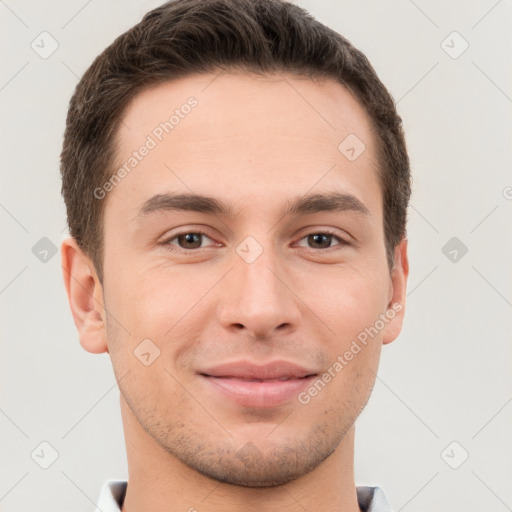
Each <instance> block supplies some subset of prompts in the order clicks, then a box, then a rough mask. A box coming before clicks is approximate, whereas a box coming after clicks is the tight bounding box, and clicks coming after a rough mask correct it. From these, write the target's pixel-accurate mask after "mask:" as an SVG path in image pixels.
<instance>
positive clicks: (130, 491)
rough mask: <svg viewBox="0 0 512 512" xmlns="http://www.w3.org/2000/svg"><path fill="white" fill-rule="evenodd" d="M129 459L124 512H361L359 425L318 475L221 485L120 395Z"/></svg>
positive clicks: (345, 437)
mask: <svg viewBox="0 0 512 512" xmlns="http://www.w3.org/2000/svg"><path fill="white" fill-rule="evenodd" d="M121 413H122V418H123V428H124V433H125V440H126V449H127V460H128V474H129V479H128V486H127V491H126V496H125V499H124V503H123V507H122V512H139V511H141V510H151V511H152V512H164V511H165V512H169V511H174V510H184V511H185V510H186V511H189V512H198V511H210V512H221V511H222V512H235V511H236V512H239V511H240V510H244V511H246V512H252V511H255V512H256V511H257V512H273V511H275V510H280V511H282V512H304V510H339V511H343V512H360V509H359V506H358V503H357V494H356V486H355V481H354V434H355V430H354V426H352V428H351V429H350V430H349V431H348V432H347V434H346V435H345V436H344V438H343V439H342V441H341V442H340V444H339V445H338V446H337V448H336V450H335V451H334V452H333V453H332V454H331V455H330V456H329V457H328V458H327V459H325V460H324V461H323V462H322V463H321V464H320V465H319V466H317V467H316V468H315V469H314V470H313V471H311V472H310V473H308V474H307V475H304V476H303V477H301V478H298V479H297V480H294V481H291V482H289V483H287V484H284V485H280V486H276V487H260V488H257V487H241V486H237V485H232V484H226V483H222V482H218V481H216V480H213V479H211V478H209V477H206V476H204V475H202V474H200V473H198V472H197V471H195V470H193V469H191V468H189V467H188V466H186V465H185V464H183V463H182V462H181V461H179V460H178V459H176V458H175V457H173V456H172V455H171V454H169V453H168V452H167V451H166V450H165V449H163V448H162V447H161V446H160V445H159V444H158V443H157V442H156V441H155V440H154V439H153V438H152V437H151V436H150V435H149V434H148V433H147V432H145V431H144V429H143V428H142V427H141V425H140V424H139V422H138V421H137V419H136V418H135V416H134V415H133V413H132V411H131V409H130V408H129V407H128V405H127V404H126V402H125V401H124V399H123V396H122V394H121Z"/></svg>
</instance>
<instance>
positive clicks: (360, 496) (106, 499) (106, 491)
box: [95, 480, 392, 512]
mask: <svg viewBox="0 0 512 512" xmlns="http://www.w3.org/2000/svg"><path fill="white" fill-rule="evenodd" d="M127 486H128V481H127V480H107V481H106V482H105V483H104V484H103V487H102V489H101V493H100V497H99V500H98V504H97V508H96V510H95V512H121V507H122V505H123V502H124V497H125V494H126V488H127ZM356 491H357V501H358V503H359V508H360V509H361V510H362V512H392V510H391V506H390V505H389V502H388V500H387V498H386V495H385V494H384V491H383V490H382V489H381V488H380V487H369V486H359V487H357V488H356Z"/></svg>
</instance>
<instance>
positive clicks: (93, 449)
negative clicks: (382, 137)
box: [0, 0, 512, 512]
mask: <svg viewBox="0 0 512 512" xmlns="http://www.w3.org/2000/svg"><path fill="white" fill-rule="evenodd" d="M160 3H161V2H156V1H148V0H137V1H135V0H131V1H122V0H115V1H114V0H110V1H100V0H92V1H91V0H89V1H86V0H72V1H64V0H60V1H58V0H52V1H45V2H40V1H36V0H32V1H28V0H0V16H1V28H0V33H1V34H2V41H1V43H2V44H1V46H0V51H1V55H2V66H1V70H2V71H1V76H0V102H1V104H0V108H1V119H2V123H1V128H0V129H1V137H0V143H1V163H2V175H1V197H0V223H1V227H2V245H1V247H2V264H1V265H0V300H1V307H2V324H1V325H2V345H1V357H0V362H1V369H0V378H1V383H0V386H1V387H0V390H1V404H0V406H1V407H0V429H1V430H0V431H1V445H0V449H1V470H0V510H2V511H9V512H11V511H16V512H25V511H31V512H32V511H34V510H39V511H53V512H58V511H64V510H75V511H84V512H85V511H92V510H94V503H95V502H96V500H97V498H98V494H99V490H100V488H101V485H102V484H103V482H104V481H105V480H106V479H108V478H126V477H127V471H126V455H125V446H124V438H123V432H122V425H121V420H120V410H119V390H118V388H117V385H116V381H115V378H114V375H113V371H112V368H111V364H110V359H109V357H108V355H107V354H101V355H92V354H89V353H87V352H85V351H84V350H83V349H82V348H81V346H80V344H79V342H78V338H77V335H76V331H75V327H74V324H73V321H72V317H71V314H70V311H69V308H68V304H67V299H66V297H65V291H64V286H63V284H62V277H61V265H60V256H59V254H56V255H55V256H53V257H50V254H51V253H50V254H49V255H48V261H46V262H42V261H40V260H39V259H38V258H37V257H36V255H35V254H33V252H32V248H33V246H34V245H35V244H36V243H37V242H38V241H39V240H40V239H41V238H42V237H48V238H49V239H50V240H51V241H52V243H53V244H55V245H56V246H59V244H60V242H61V240H62V239H63V238H64V237H65V236H66V233H67V232H66V220H65V210H64V205H63V201H62V199H61V196H60V177H59V172H58V165H59V153H60V149H61V143H62V134H63V130H64V122H65V116H66V110H67V104H68V101H69V99H70V96H71V94H72V91H73V89H74V87H75V85H76V83H77V81H78V79H79V77H80V76H81V75H82V73H83V72H84V71H85V69H86V68H87V67H88V66H89V64H90V63H91V62H92V60H93V58H94V57H95V56H96V55H97V54H98V53H100V52H101V51H102V50H103V49H104V48H105V47H106V46H107V45H108V44H109V43H110V42H111V41H112V40H113V39H114V38H115V37H116V36H117V35H119V34H120V33H121V32H123V31H124V30H126V29H127V28H129V27H130V26H132V25H133V24H135V23H136V22H137V21H139V19H140V18H141V16H142V15H143V14H144V13H145V12H146V11H147V10H149V9H151V8H153V7H155V6H157V5H159V4H160ZM296 3H297V4H299V5H302V6H304V7H306V8H307V9H308V10H309V11H310V12H311V13H312V14H313V15H315V16H316V17H318V18H319V19H320V20H321V21H323V22H324V23H326V24H328V25H329V26H331V27H332V28H334V29H336V30H338V31H339V32H340V33H342V34H343V35H345V36H346V37H347V38H348V39H349V40H351V41H352V42H353V43H354V44H355V45H356V46H357V47H359V48H360V49H361V50H363V51H364V52H365V53H366V54H367V56H368V57H369V59H370V61H371V62H372V63H373V65H374V66H375V68H376V70H377V72H378V73H379V75H380V77H381V79H382V80H383V82H384V83H385V84H386V85H387V86H388V88H389V89H390V91H391V93H392V94H393V96H394V97H395V99H396V101H397V102H398V110H399V113H400V114H401V115H402V117H403V119H404V124H405V129H406V134H407V142H408V147H409V151H410V157H411V162H412V170H413V175H414V191H413V198H412V203H411V208H410V219H409V240H410V242H409V244H410V245H409V250H410V263H411V273H410V280H409V287H408V302H407V314H406V321H405V326H404V329H403V332H402V334H401V336H400V337H399V338H398V340H396V341H395V342H393V343H392V344H391V345H388V346H386V347H384V348H383V352H382V360H381V366H380V369H379V377H378V379H377V382H376V385H375V388H374V391H373V396H372V398H371V399H370V402H369V404H368V406H367V408H366V409H365V411H364V412H363V413H362V415H361V416H360V418H359V420H358V426H357V440H356V482H357V484H358V485H363V484H367V485H380V486H381V487H382V488H383V489H384V491H385V492H386V494H387V496H388V498H389V500H390V502H391V504H392V506H393V508H394V509H395V510H397V511H401V510H405V511H406V512H409V511H410V512H412V511H427V510H428V511H431V510H436V511H443V510H445V511H448V510H450V511H463V510H464V511H466V512H470V511H483V510H485V511H487V512H493V511H496V512H501V511H504V510H507V509H508V510H511V507H512V489H511V485H510V482H511V481H512V479H511V477H512V463H511V460H512V457H511V454H512V436H511V435H510V433H511V428H510V427H511V419H512V403H511V401H512V386H511V380H512V377H511V361H512V358H511V352H512V350H511V343H510V342H511V339H510V338H511V336H510V333H511V332H512V329H511V328H512V325H511V324H512V322H511V308H512V289H511V265H510V263H511V261H512V236H511V227H510V226H511V222H510V219H511V217H510V215H511V210H512V200H511V199H510V198H511V197H512V188H511V187H512V175H511V173H510V169H511V142H512V138H511V131H512V130H511V117H510V116H511V112H512V99H511V97H512V92H511V63H512V55H511V53H512V52H511V44H510V32H511V29H512V23H511V15H512V1H511V0H501V1H495V0H492V1H490V0H474V1H463V0H460V1H453V0H452V1H446V0H436V1H426V0H423V1H422V0H416V1H415V2H413V1H410V0H393V1H391V0H386V1H381V2H376V1H370V0H365V1H361V0H357V1H356V0H352V1H334V0H330V1H327V0H325V1H318V0H315V1H297V2H296ZM43 31H47V32H49V33H50V34H51V36H52V37H53V38H54V39H55V40H56V41H57V42H58V45H59V47H58V49H57V50H56V51H55V52H54V53H53V54H52V55H51V56H49V57H48V58H46V59H43V58H41V57H40V56H39V55H38V54H37V53H36V52H35V51H34V50H33V49H32V48H31V43H32V41H34V40H36V43H37V41H40V39H38V37H40V36H39V34H40V33H41V32H43ZM453 31H457V32H458V33H459V34H460V35H461V36H462V37H463V38H464V39H465V40H466V41H467V42H468V43H469V48H468V49H467V50H466V51H465V52H464V53H463V54H462V55H460V56H459V57H458V58H452V57H451V56H449V55H448V54H447V53H446V51H445V49H443V47H442V41H443V40H445V39H446V37H447V36H448V35H449V34H451V33H452V32H453ZM456 37H457V36H456ZM39 44H40V45H41V44H42V43H39ZM444 44H445V45H448V46H451V47H452V48H451V49H450V50H449V51H451V52H452V54H453V52H457V51H459V50H460V49H461V48H462V46H461V44H462V40H460V39H457V38H455V39H453V36H452V38H451V39H450V38H449V39H448V40H447V41H446V42H445V43H444ZM46 48H48V46H46ZM507 187H508V188H507ZM452 237H457V238H458V239H459V240H460V243H463V244H464V245H465V246H466V247H467V249H468V252H467V254H465V255H463V256H461V255H462V252H461V251H460V249H459V252H458V253H457V261H455V262H453V261H451V260H450V259H449V257H450V258H452V259H453V257H454V253H452V255H449V254H448V256H449V257H447V256H445V254H444V253H443V252H442V248H443V247H444V246H445V244H446V243H447V242H448V241H449V240H450V239H451V238H452ZM457 243H459V242H457ZM460 243H459V245H460ZM449 250H452V248H449ZM36 252H37V251H36ZM445 252H447V253H448V250H446V251H445ZM43 441H46V442H48V443H50V444H51V445H52V446H53V447H54V449H55V450H56V451H57V452H58V455H59V456H58V459H57V460H56V461H55V462H54V463H53V464H52V465H51V466H50V467H49V468H48V469H42V468H41V467H40V466H39V465H38V464H37V463H36V462H35V461H34V460H33V458H32V457H31V454H32V452H33V451H34V450H35V451H36V453H39V454H41V453H42V452H41V447H40V443H41V442H43ZM453 441H456V442H457V443H458V444H456V445H451V446H450V447H449V448H448V449H447V450H445V449H446V447H447V446H449V445H450V443H452V442H453ZM43 451H44V452H45V457H48V456H49V453H50V451H49V449H48V448H46V449H45V448H44V446H43ZM465 451H467V452H468V454H469V458H468V459H467V460H466V461H465V462H464V463H463V464H462V465H461V466H460V467H459V468H458V469H452V468H451V467H450V466H449V464H448V463H450V464H451V465H452V466H456V465H457V464H459V463H460V461H461V460H462V456H463V455H464V452H465ZM443 453H444V455H442V454H443ZM34 459H36V460H38V461H39V462H41V461H42V460H43V459H44V457H40V458H39V459H38V457H36V456H35V455H34ZM311 512H314V511H311Z"/></svg>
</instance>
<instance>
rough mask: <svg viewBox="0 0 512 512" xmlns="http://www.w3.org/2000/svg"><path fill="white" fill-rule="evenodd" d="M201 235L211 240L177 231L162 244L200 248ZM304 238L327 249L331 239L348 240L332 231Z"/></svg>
mask: <svg viewBox="0 0 512 512" xmlns="http://www.w3.org/2000/svg"><path fill="white" fill-rule="evenodd" d="M202 237H204V238H207V239H208V240H211V238H210V237H209V236H207V234H206V233H204V232H202V231H189V232H184V233H178V234H177V235H175V236H174V237H173V238H170V239H169V240H167V241H166V242H165V243H164V245H166V246H176V244H175V243H173V242H174V241H176V242H177V244H178V247H179V248H181V249H185V250H194V249H202V248H204V247H203V245H202V242H203V240H202ZM302 240H306V243H308V244H314V246H313V247H309V248H310V249H320V250H321V249H329V248H330V247H333V245H332V244H331V242H332V241H333V240H337V241H338V242H339V243H338V244H336V245H340V246H344V245H348V244H349V242H347V241H346V240H344V239H342V238H340V237H339V236H337V235H335V234H334V233H330V232H327V231H326V232H324V231H320V232H317V233H310V234H309V235H306V236H304V237H302V238H301V239H300V241H302Z"/></svg>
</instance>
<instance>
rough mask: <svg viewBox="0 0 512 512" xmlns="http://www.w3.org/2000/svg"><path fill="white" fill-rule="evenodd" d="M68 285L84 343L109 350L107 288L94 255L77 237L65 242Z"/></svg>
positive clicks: (63, 252)
mask: <svg viewBox="0 0 512 512" xmlns="http://www.w3.org/2000/svg"><path fill="white" fill-rule="evenodd" d="M61 258H62V269H63V276H64V284H65V286H66V292H67V295H68V300H69V305H70V307H71V313H72V314H73V319H74V321H75V325H76V328H77V329H78V335H79V339H80V344H81V345H82V347H83V348H84V349H85V350H87V352H91V353H93V354H101V353H102V352H108V346H107V336H106V323H105V309H104V303H103V287H102V285H101V283H100V281H99V279H98V276H97V274H96V271H95V269H94V265H93V264H92V261H91V260H90V258H88V257H87V256H86V255H85V254H84V252H83V251H82V250H81V249H80V247H78V244H77V242H76V240H75V239H74V238H67V239H66V240H64V242H62V245H61Z"/></svg>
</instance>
